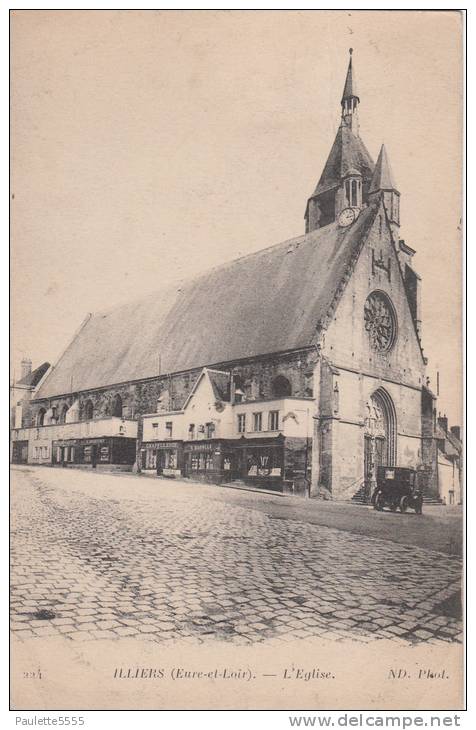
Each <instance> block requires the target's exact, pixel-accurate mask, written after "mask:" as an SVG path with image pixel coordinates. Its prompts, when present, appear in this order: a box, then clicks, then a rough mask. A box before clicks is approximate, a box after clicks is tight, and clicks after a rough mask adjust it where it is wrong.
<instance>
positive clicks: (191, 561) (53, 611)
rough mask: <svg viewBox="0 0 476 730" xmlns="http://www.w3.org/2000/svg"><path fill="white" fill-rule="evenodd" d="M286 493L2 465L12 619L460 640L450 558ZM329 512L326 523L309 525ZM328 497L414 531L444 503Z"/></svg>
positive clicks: (151, 629)
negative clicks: (339, 522)
mask: <svg viewBox="0 0 476 730" xmlns="http://www.w3.org/2000/svg"><path fill="white" fill-rule="evenodd" d="M298 502H299V504H297V503H296V501H292V498H283V497H269V496H268V495H262V494H255V493H251V492H247V493H242V492H239V491H238V490H232V489H223V488H218V487H212V486H204V485H193V484H189V483H182V482H171V481H165V480H156V479H148V478H145V477H144V478H139V477H137V476H132V475H117V476H116V475H110V474H91V472H81V471H79V470H70V469H68V470H61V469H48V468H43V469H42V468H38V467H36V468H35V467H25V468H17V469H14V471H13V480H12V502H11V504H12V553H11V557H12V573H11V582H12V600H11V608H12V623H11V628H12V630H13V631H14V632H15V634H16V635H17V637H18V638H21V639H25V640H30V639H34V638H35V637H48V636H54V635H58V634H62V635H64V636H65V637H66V638H67V639H69V640H71V641H91V640H96V639H114V638H117V639H118V638H120V637H126V636H127V637H133V636H139V635H140V636H141V637H142V638H144V639H147V640H150V641H151V642H160V643H164V642H166V643H172V642H174V641H176V640H181V641H187V642H190V643H200V642H202V641H205V640H207V639H208V638H214V639H221V640H224V641H227V642H234V643H236V644H240V645H241V644H251V643H254V642H258V641H260V642H261V641H265V642H273V643H281V642H289V641H294V640H296V639H306V638H309V639H311V638H319V639H327V640H331V641H344V640H355V641H359V642H370V641H372V640H374V639H377V638H385V639H392V640H393V641H395V642H397V643H400V644H406V643H418V642H427V641H428V642H431V643H435V642H438V643H439V642H441V641H444V642H454V641H461V640H462V633H461V631H462V629H461V621H460V620H459V618H458V612H457V610H456V611H455V609H454V606H455V603H456V600H455V598H456V596H457V595H458V594H459V591H460V574H461V560H460V558H459V557H458V556H455V555H449V554H444V553H443V552H437V551H432V550H427V549H424V548H422V547H421V546H419V545H415V544H414V543H412V542H411V541H410V540H408V542H407V544H402V543H399V542H396V541H394V540H393V539H392V540H384V539H382V538H381V537H375V536H371V535H365V534H358V533H357V532H354V531H350V530H349V529H336V527H334V526H332V514H333V512H332V510H333V509H334V510H336V509H337V508H336V507H335V506H332V505H329V507H327V506H325V505H324V506H322V503H316V502H314V501H312V502H308V503H305V502H304V501H301V500H298ZM294 504H296V508H294V506H293V505H294ZM284 507H287V508H289V517H287V516H286V514H287V513H286V512H284ZM326 509H327V510H328V512H327V514H328V515H329V522H330V523H331V524H330V525H325V524H315V523H313V521H312V516H313V514H314V513H316V514H317V511H318V510H320V512H319V514H320V515H321V518H320V519H321V520H324V519H325V515H326ZM340 509H341V510H342V512H341V514H343V515H344V514H345V516H346V519H349V515H350V516H351V517H352V519H354V520H355V522H359V519H360V516H362V518H363V517H364V516H365V520H373V521H374V522H375V521H378V520H380V521H382V520H388V522H387V523H386V524H388V525H389V527H390V526H391V525H393V524H394V523H395V520H396V519H401V522H400V524H401V525H403V524H405V526H406V527H405V529H407V530H410V529H413V530H415V531H418V530H420V529H421V526H424V525H425V524H427V523H428V524H429V522H428V521H430V522H431V520H433V523H434V524H435V525H436V527H435V529H438V522H437V521H438V520H440V521H442V525H443V521H444V520H445V519H446V518H445V515H444V509H445V508H443V507H435V508H433V510H434V513H433V512H431V510H429V511H428V514H424V515H423V516H422V517H421V518H415V517H413V516H411V515H401V516H400V515H391V514H382V513H375V512H373V511H369V510H367V509H366V508H365V507H359V506H354V505H343V506H342V507H341V508H340ZM293 510H297V511H293ZM303 514H305V515H308V516H309V517H307V516H306V517H303V516H302V515H303ZM322 515H324V517H322ZM433 515H435V516H433ZM410 520H413V522H410ZM419 520H421V521H422V522H419ZM404 521H405V522H404ZM425 521H426V522H425ZM380 524H383V525H385V523H383V522H381V523H380ZM412 525H413V526H414V527H412ZM383 529H384V528H383ZM392 529H393V528H392ZM442 529H443V527H442Z"/></svg>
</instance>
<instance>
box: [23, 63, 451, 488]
mask: <svg viewBox="0 0 476 730" xmlns="http://www.w3.org/2000/svg"><path fill="white" fill-rule="evenodd" d="M359 105H360V98H359V95H358V93H357V90H356V87H355V78H354V71H353V67H352V57H351V58H350V61H349V66H348V71H347V77H346V81H345V87H344V93H343V96H342V100H341V109H342V112H341V123H340V127H339V130H338V132H337V135H336V138H335V141H334V144H333V145H332V148H331V152H330V154H329V157H328V160H327V162H326V164H325V166H324V170H323V173H322V175H321V177H320V179H319V182H318V184H317V186H316V188H315V190H314V193H313V194H312V195H311V197H310V198H309V200H308V202H307V206H306V211H305V222H306V225H305V230H306V233H305V234H304V235H302V236H299V237H297V238H294V239H291V240H288V241H285V242H284V243H280V244H278V245H276V246H273V247H271V248H267V249H264V250H262V251H259V252H257V253H255V254H252V255H250V256H246V257H243V258H241V259H238V260H236V261H233V262H231V263H228V264H225V265H223V266H220V267H218V268H216V269H213V270H211V271H210V272H208V273H206V274H204V275H202V276H200V277H198V278H197V279H195V280H193V281H191V282H189V283H187V284H185V285H183V286H182V287H181V288H180V289H177V290H170V289H165V288H164V289H162V290H161V291H160V292H158V293H157V294H154V295H151V296H149V297H147V298H146V299H143V300H141V301H136V302H132V303H130V304H126V305H124V306H121V307H117V308H115V309H112V310H110V311H107V312H102V313H99V314H95V315H90V316H89V317H88V318H87V319H86V320H85V322H84V323H83V326H82V328H81V329H80V331H79V332H78V333H77V335H76V336H75V338H74V339H73V341H72V342H71V344H70V346H69V347H68V348H67V349H66V351H65V353H64V354H63V355H62V357H61V358H60V359H59V361H58V363H57V364H56V366H55V367H54V368H53V369H52V370H51V371H50V373H49V375H48V377H47V378H46V379H45V380H44V382H43V383H42V385H41V387H40V388H39V390H38V392H37V393H36V395H35V399H34V402H33V403H32V405H33V406H34V411H33V412H32V413H31V415H30V417H29V420H28V419H26V420H24V423H23V426H24V428H23V429H21V430H20V431H18V432H17V436H16V438H17V439H18V440H23V441H28V442H29V443H31V442H36V443H37V444H38V447H39V446H40V442H41V443H43V442H44V443H47V444H48V447H49V448H50V449H51V461H52V462H53V463H54V462H70V463H74V464H78V465H96V466H101V465H102V464H103V465H105V466H106V467H108V468H110V467H111V465H112V464H115V465H117V466H118V468H132V465H133V463H134V462H135V463H136V468H137V469H138V470H144V471H148V472H152V473H154V472H158V473H159V474H162V475H164V476H169V477H171V476H177V475H184V476H186V477H192V478H193V479H195V480H196V479H202V480H205V481H212V482H223V481H232V480H238V481H244V482H246V483H251V484H255V485H257V486H261V487H266V488H271V489H279V490H286V491H290V492H294V493H303V494H306V493H308V494H312V495H320V496H324V497H332V498H335V499H350V498H352V497H353V496H354V495H355V494H356V493H357V492H362V491H364V492H365V493H366V494H367V495H368V494H369V493H370V490H371V488H372V486H373V485H374V484H375V474H376V468H377V466H378V465H381V464H388V465H399V466H412V467H418V468H420V469H421V470H422V471H424V472H425V474H426V483H427V492H428V493H432V491H433V492H434V493H436V490H437V485H436V484H435V479H434V478H433V476H432V475H433V472H432V468H433V467H432V464H433V461H434V460H433V461H432V459H433V453H432V448H433V447H432V444H434V441H433V433H429V432H428V427H429V426H428V423H429V422H428V418H427V414H426V415H425V413H426V411H425V408H427V407H428V403H429V404H430V405H429V408H430V412H431V413H432V409H433V400H432V397H431V394H430V395H428V392H427V391H426V386H425V382H426V381H425V365H426V360H425V357H424V354H423V349H422V342H421V307H420V284H421V281H420V277H419V276H418V274H417V273H416V272H415V271H414V269H413V266H412V257H413V255H414V253H415V251H414V249H413V248H411V247H410V246H409V245H408V244H407V243H405V241H403V240H402V239H401V238H400V234H399V226H400V193H399V191H398V189H397V185H396V182H395V180H394V177H393V174H392V171H391V168H390V164H389V160H388V156H387V153H386V150H385V147H384V146H382V148H381V150H380V153H379V155H378V159H377V163H376V164H375V165H374V163H373V161H372V158H371V157H370V154H369V153H368V151H367V149H366V148H365V145H364V143H363V141H362V140H361V138H360V136H359V123H358V114H359ZM425 403H426V405H425ZM425 419H426V420H425ZM430 422H431V416H430ZM425 429H427V430H426V431H425ZM425 439H426V440H425Z"/></svg>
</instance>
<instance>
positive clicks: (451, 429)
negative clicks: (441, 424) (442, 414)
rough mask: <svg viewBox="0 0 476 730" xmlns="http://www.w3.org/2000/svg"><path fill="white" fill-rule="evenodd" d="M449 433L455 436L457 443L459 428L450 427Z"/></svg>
mask: <svg viewBox="0 0 476 730" xmlns="http://www.w3.org/2000/svg"><path fill="white" fill-rule="evenodd" d="M450 431H451V433H452V434H453V436H456V438H457V439H458V441H461V428H460V427H459V426H451V428H450Z"/></svg>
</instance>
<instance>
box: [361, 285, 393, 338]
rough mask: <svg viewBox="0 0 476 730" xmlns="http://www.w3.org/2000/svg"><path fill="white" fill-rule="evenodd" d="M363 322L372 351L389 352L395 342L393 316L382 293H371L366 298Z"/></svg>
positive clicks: (389, 305) (387, 299) (386, 298)
mask: <svg viewBox="0 0 476 730" xmlns="http://www.w3.org/2000/svg"><path fill="white" fill-rule="evenodd" d="M364 321H365V329H366V330H367V332H368V333H369V338H370V345H371V347H372V349H374V350H376V351H377V352H385V351H386V350H389V349H390V348H391V347H392V345H393V343H394V341H395V334H396V325H395V315H394V312H393V306H392V304H391V302H390V300H389V298H388V297H387V296H386V295H385V294H383V292H373V293H372V294H370V295H369V297H368V298H367V301H366V302H365V305H364Z"/></svg>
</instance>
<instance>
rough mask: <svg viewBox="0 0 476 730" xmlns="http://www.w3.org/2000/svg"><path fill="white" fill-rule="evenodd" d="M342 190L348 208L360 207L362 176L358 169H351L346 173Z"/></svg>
mask: <svg viewBox="0 0 476 730" xmlns="http://www.w3.org/2000/svg"><path fill="white" fill-rule="evenodd" d="M344 190H345V197H346V201H347V205H348V206H349V208H361V207H362V176H361V174H360V172H359V171H358V170H354V169H351V170H349V171H348V172H347V173H346V176H345V183H344Z"/></svg>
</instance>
